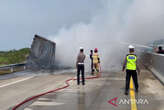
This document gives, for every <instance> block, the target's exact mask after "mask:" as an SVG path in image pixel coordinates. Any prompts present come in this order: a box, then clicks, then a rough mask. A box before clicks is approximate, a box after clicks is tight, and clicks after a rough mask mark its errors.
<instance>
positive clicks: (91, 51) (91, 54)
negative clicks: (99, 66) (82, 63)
mask: <svg viewBox="0 0 164 110" xmlns="http://www.w3.org/2000/svg"><path fill="white" fill-rule="evenodd" d="M92 56H93V50H90V59H91V74H92V75H93V74H94V69H93V57H92Z"/></svg>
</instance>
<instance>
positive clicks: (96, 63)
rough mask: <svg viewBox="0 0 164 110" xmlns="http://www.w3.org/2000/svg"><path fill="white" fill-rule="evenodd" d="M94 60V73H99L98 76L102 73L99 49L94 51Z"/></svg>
mask: <svg viewBox="0 0 164 110" xmlns="http://www.w3.org/2000/svg"><path fill="white" fill-rule="evenodd" d="M92 58H93V68H94V70H93V71H96V72H97V75H98V73H99V72H100V70H99V68H100V67H99V66H100V58H99V54H98V49H97V48H95V49H94V53H93V55H92Z"/></svg>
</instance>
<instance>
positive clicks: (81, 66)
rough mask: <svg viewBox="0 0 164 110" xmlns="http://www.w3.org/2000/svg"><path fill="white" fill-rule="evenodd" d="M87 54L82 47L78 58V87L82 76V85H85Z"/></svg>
mask: <svg viewBox="0 0 164 110" xmlns="http://www.w3.org/2000/svg"><path fill="white" fill-rule="evenodd" d="M85 57H86V56H85V54H84V49H83V47H80V53H79V54H78V56H77V61H76V67H77V85H80V74H81V77H82V84H83V85H85V76H84V72H85V71H84V70H85V68H84V60H85Z"/></svg>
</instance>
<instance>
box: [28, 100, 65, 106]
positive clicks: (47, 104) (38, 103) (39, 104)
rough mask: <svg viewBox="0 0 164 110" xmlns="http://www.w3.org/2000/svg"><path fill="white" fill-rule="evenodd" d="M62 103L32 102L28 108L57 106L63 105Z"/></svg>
mask: <svg viewBox="0 0 164 110" xmlns="http://www.w3.org/2000/svg"><path fill="white" fill-rule="evenodd" d="M63 104H64V103H58V102H39V101H37V102H34V103H33V104H32V105H30V107H32V106H58V105H63Z"/></svg>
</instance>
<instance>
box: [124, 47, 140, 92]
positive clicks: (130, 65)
mask: <svg viewBox="0 0 164 110" xmlns="http://www.w3.org/2000/svg"><path fill="white" fill-rule="evenodd" d="M125 69H126V85H125V95H128V92H129V84H130V78H131V76H132V78H133V81H134V84H135V91H136V92H138V79H137V71H138V73H139V74H140V69H139V68H138V64H137V56H136V55H135V54H134V46H132V45H129V54H128V55H127V56H126V58H125V60H124V64H123V68H122V71H123V72H124V70H125ZM136 70H137V71H136Z"/></svg>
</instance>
